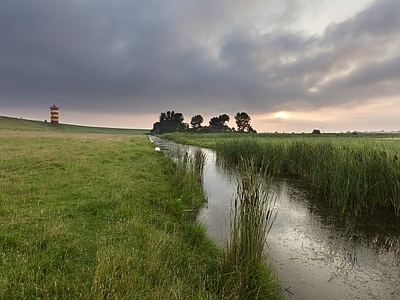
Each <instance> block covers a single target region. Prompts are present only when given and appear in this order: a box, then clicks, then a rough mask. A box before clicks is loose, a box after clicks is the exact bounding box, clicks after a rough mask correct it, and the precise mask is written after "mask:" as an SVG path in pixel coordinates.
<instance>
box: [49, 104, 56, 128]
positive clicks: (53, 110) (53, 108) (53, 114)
mask: <svg viewBox="0 0 400 300" xmlns="http://www.w3.org/2000/svg"><path fill="white" fill-rule="evenodd" d="M50 120H51V123H55V124H58V107H57V106H56V105H55V104H54V105H53V106H51V107H50Z"/></svg>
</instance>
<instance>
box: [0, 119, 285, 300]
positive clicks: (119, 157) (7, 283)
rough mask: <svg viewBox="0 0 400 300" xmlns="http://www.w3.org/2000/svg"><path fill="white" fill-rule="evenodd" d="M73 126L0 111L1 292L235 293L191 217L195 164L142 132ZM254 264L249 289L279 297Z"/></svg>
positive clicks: (100, 295)
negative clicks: (176, 158) (170, 154)
mask: <svg viewBox="0 0 400 300" xmlns="http://www.w3.org/2000/svg"><path fill="white" fill-rule="evenodd" d="M60 125H61V126H60ZM71 126H72V125H65V126H64V125H62V124H59V125H54V124H49V123H44V122H35V121H26V120H19V119H12V118H5V117H0V153H1V155H0V220H1V221H0V299H238V298H237V297H238V294H237V293H236V294H235V293H234V292H230V291H229V290H228V289H227V287H228V285H227V283H228V282H229V284H231V285H232V284H233V285H232V286H234V283H235V282H237V281H236V279H235V277H234V276H240V274H241V272H240V270H236V274H232V272H230V271H229V272H228V271H226V270H232V268H234V267H230V262H229V260H227V259H226V257H227V256H228V255H227V254H226V252H225V251H224V250H223V249H220V248H218V247H217V246H216V245H215V244H213V243H212V242H211V241H210V240H209V239H208V238H207V237H206V234H205V229H204V228H203V227H202V226H201V225H199V224H197V223H196V222H195V216H196V212H197V210H198V209H199V208H200V207H201V206H202V205H204V204H205V199H204V195H203V193H202V189H201V185H200V183H199V173H198V172H199V170H201V167H199V166H198V164H196V163H193V160H191V159H187V158H185V160H182V161H181V162H172V160H170V159H169V158H167V157H165V156H164V155H163V154H162V153H161V152H158V151H154V145H153V144H151V143H150V141H149V139H148V138H147V136H145V135H143V134H142V133H143V132H142V131H140V130H138V131H135V130H131V131H129V130H122V129H99V128H90V127H87V128H85V127H82V126H72V127H71ZM194 160H201V157H200V158H194ZM224 252H225V254H224ZM266 270H268V272H266ZM257 272H260V274H261V273H262V272H263V274H267V275H268V277H263V278H259V279H258V281H257V282H255V286H256V287H258V286H262V287H263V288H265V290H261V291H268V293H257V296H256V299H281V298H282V295H281V288H280V285H279V282H278V281H277V280H276V278H275V277H274V276H273V274H272V272H271V270H269V269H265V268H264V266H261V267H259V268H258V270H257ZM250 275H251V274H250ZM242 282H244V284H243V286H242V288H241V291H240V293H241V295H246V294H243V290H244V291H245V292H246V288H247V286H246V285H245V284H246V282H245V281H242ZM252 282H253V283H254V279H252ZM263 283H264V284H263ZM251 293H253V294H254V290H252V291H251Z"/></svg>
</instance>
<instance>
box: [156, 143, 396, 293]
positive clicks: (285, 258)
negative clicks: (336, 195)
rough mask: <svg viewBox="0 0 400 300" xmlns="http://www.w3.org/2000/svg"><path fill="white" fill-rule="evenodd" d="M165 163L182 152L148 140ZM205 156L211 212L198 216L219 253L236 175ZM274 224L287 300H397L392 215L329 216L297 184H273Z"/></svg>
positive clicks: (271, 251)
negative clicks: (156, 148)
mask: <svg viewBox="0 0 400 300" xmlns="http://www.w3.org/2000/svg"><path fill="white" fill-rule="evenodd" d="M151 140H152V141H153V142H154V143H155V145H156V146H157V147H159V148H160V149H161V150H162V151H163V152H164V153H166V154H167V155H171V154H172V153H173V152H174V149H176V147H185V148H187V149H188V151H190V149H192V147H188V146H183V145H177V144H175V143H173V142H170V141H165V140H161V139H158V138H156V137H151ZM203 152H204V153H205V154H206V163H205V166H204V176H203V188H204V191H205V194H206V196H207V198H208V204H207V205H206V206H205V207H204V208H203V209H202V211H201V212H200V214H199V216H198V220H199V222H202V223H203V224H205V226H206V228H207V232H208V235H209V236H210V238H212V239H213V240H214V241H215V242H216V243H217V244H219V245H222V244H223V243H224V241H226V239H228V238H229V219H230V206H231V202H232V200H233V197H234V194H235V191H236V182H237V180H235V177H234V176H237V175H236V174H234V173H231V172H229V171H227V170H226V169H223V168H222V167H221V166H220V165H219V164H218V163H216V161H217V159H216V154H215V152H214V151H212V150H209V149H203ZM272 189H273V195H274V197H276V205H277V209H278V212H277V218H276V220H275V222H274V224H273V226H272V229H271V231H270V232H269V234H268V238H267V245H266V253H267V254H268V258H267V259H268V262H269V263H270V264H271V265H272V266H273V267H274V269H275V270H276V272H277V274H278V276H279V278H280V280H281V281H282V282H283V287H284V288H285V294H286V297H287V299H393V300H394V299H400V220H399V218H396V217H394V216H393V215H392V214H390V213H384V212H379V213H375V214H374V215H372V216H370V215H363V216H361V217H354V216H352V215H350V214H341V213H340V212H338V211H337V210H336V209H333V208H330V207H328V206H327V205H326V203H325V201H324V200H323V199H321V198H319V197H317V196H316V195H315V194H313V193H312V192H310V189H309V187H308V186H307V185H305V184H303V183H300V182H297V181H295V180H293V179H287V178H275V179H274V180H273V185H272Z"/></svg>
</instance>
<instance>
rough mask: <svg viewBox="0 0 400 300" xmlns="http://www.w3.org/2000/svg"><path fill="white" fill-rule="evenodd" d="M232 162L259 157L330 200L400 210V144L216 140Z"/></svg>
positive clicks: (364, 208) (360, 208)
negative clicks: (309, 185)
mask: <svg viewBox="0 0 400 300" xmlns="http://www.w3.org/2000/svg"><path fill="white" fill-rule="evenodd" d="M216 149H217V152H218V154H219V155H220V156H222V157H223V158H224V159H226V160H228V161H231V162H233V163H238V162H239V161H240V158H241V157H243V158H244V159H250V158H251V159H254V160H255V164H257V165H259V166H260V165H263V166H266V167H265V170H266V171H267V172H268V173H270V174H275V175H281V174H290V175H294V176H297V177H298V178H300V179H302V180H304V181H307V182H309V183H311V185H312V186H314V187H316V188H317V189H318V190H319V191H320V192H322V193H323V194H324V196H325V197H326V199H327V202H328V203H329V204H330V205H333V206H337V207H339V208H340V209H341V210H342V211H345V210H347V209H350V210H352V211H353V212H354V213H355V214H361V213H363V212H366V213H372V212H373V211H374V210H375V209H377V208H389V209H391V210H392V211H393V212H394V213H395V214H396V215H397V216H399V215H400V161H399V157H400V151H399V149H400V147H399V146H398V145H397V146H396V145H395V144H391V143H383V142H378V141H374V140H371V139H368V140H367V139H332V138H326V139H324V138H318V139H316V138H292V139H288V138H285V139H283V138H258V139H254V138H248V139H235V140H222V141H219V142H217V143H216Z"/></svg>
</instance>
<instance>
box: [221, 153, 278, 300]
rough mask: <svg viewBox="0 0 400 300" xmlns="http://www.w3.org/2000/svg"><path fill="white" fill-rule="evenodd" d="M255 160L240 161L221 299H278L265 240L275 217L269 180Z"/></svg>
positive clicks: (224, 260) (223, 271)
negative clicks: (261, 174)
mask: <svg viewBox="0 0 400 300" xmlns="http://www.w3.org/2000/svg"><path fill="white" fill-rule="evenodd" d="M259 171H260V169H259V168H258V167H257V165H256V164H255V161H254V160H251V159H246V160H241V162H240V166H239V173H240V174H241V175H240V176H239V177H238V178H240V179H239V180H238V184H237V191H236V195H235V198H234V202H233V205H232V212H231V222H230V238H229V239H228V242H227V244H226V246H225V249H224V257H223V259H222V261H221V264H220V268H221V271H220V273H221V275H220V281H219V285H220V290H221V294H222V298H223V299H281V297H282V296H281V287H280V283H279V282H278V281H277V279H276V275H275V274H274V273H273V271H272V269H271V268H270V267H268V266H267V265H266V252H265V247H266V239H267V234H268V232H269V230H270V228H271V226H272V223H273V221H274V219H275V216H276V211H275V208H274V198H273V197H272V195H271V193H270V192H269V187H268V180H265V177H261V176H260V174H259Z"/></svg>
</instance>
